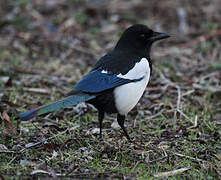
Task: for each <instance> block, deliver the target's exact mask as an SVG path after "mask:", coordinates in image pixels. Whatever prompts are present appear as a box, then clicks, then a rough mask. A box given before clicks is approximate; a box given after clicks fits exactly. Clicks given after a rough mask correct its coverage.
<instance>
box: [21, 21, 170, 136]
mask: <svg viewBox="0 0 221 180" xmlns="http://www.w3.org/2000/svg"><path fill="white" fill-rule="evenodd" d="M168 37H169V35H168V34H166V33H159V32H154V31H153V30H151V29H149V28H148V27H147V26H145V25H141V24H136V25H133V26H131V27H129V28H128V29H126V30H125V31H124V32H123V34H122V36H121V37H120V40H119V41H118V42H117V44H116V46H115V48H114V49H113V50H112V51H110V52H109V53H107V54H106V55H105V56H103V57H101V58H100V60H99V61H98V62H97V63H96V64H95V66H94V67H93V69H92V70H91V71H90V72H89V73H88V74H86V75H85V76H84V77H83V78H82V79H81V80H80V81H79V82H78V83H77V84H76V85H75V86H74V89H73V90H72V91H70V92H69V93H68V96H67V97H66V98H64V99H61V100H59V101H56V102H54V103H51V104H49V105H45V106H41V107H39V108H37V109H34V110H30V111H27V112H24V113H21V114H18V117H20V119H21V120H23V121H28V120H31V119H32V118H34V117H35V116H37V115H42V114H46V113H49V112H53V111H57V110H60V109H63V108H66V107H71V106H73V105H76V104H78V103H80V102H87V103H90V104H92V105H93V106H94V107H95V108H96V109H97V110H98V120H99V126H100V137H102V122H103V119H104V115H105V113H109V114H111V113H117V122H118V124H119V125H120V127H121V128H122V130H123V131H124V134H125V136H126V137H127V139H128V140H130V137H129V135H128V133H127V131H126V129H125V127H124V121H125V117H126V115H127V114H128V113H129V112H130V111H131V110H132V109H133V107H134V106H136V104H137V103H138V101H139V100H140V98H141V96H142V95H143V93H144V91H145V88H146V86H147V84H148V82H149V79H150V75H151V71H152V64H151V58H150V51H151V46H152V44H153V42H155V41H158V40H161V39H165V38H168Z"/></svg>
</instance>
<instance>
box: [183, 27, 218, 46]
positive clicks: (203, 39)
mask: <svg viewBox="0 0 221 180" xmlns="http://www.w3.org/2000/svg"><path fill="white" fill-rule="evenodd" d="M220 35H221V29H219V30H217V31H214V32H213V33H211V34H206V35H202V36H199V37H197V38H196V39H194V40H193V41H189V42H187V43H185V44H182V45H180V46H179V48H181V49H183V48H188V47H191V46H194V45H196V44H198V43H200V42H204V41H208V40H209V39H210V38H212V37H214V36H220Z"/></svg>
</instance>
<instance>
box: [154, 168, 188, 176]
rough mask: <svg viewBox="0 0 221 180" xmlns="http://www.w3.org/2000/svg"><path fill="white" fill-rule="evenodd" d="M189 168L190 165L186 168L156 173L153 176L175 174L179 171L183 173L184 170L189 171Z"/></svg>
mask: <svg viewBox="0 0 221 180" xmlns="http://www.w3.org/2000/svg"><path fill="white" fill-rule="evenodd" d="M189 169H190V167H184V168H180V169H175V170H172V171H167V172H161V173H157V174H154V175H153V176H154V177H166V176H174V175H176V174H178V173H182V172H184V171H187V170H189Z"/></svg>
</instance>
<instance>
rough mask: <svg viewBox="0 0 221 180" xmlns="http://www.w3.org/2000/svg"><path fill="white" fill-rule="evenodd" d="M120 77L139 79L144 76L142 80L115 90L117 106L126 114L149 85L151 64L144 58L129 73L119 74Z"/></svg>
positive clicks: (119, 110)
mask: <svg viewBox="0 0 221 180" xmlns="http://www.w3.org/2000/svg"><path fill="white" fill-rule="evenodd" d="M118 77H120V78H126V79H139V78H141V77H144V78H143V79H142V80H141V81H138V82H133V83H129V84H125V85H122V86H120V87H117V88H115V90H114V98H115V105H116V108H117V110H118V112H119V113H120V114H121V115H126V114H127V113H128V112H129V111H130V110H131V109H133V107H134V106H135V105H136V104H137V103H138V101H139V99H140V98H141V96H142V95H143V92H144V90H145V88H146V86H147V83H148V81H149V78H150V65H149V62H148V60H147V59H146V58H142V59H141V60H140V62H138V63H136V64H135V66H134V67H133V69H131V70H130V71H129V72H128V73H127V74H125V75H122V74H119V75H118Z"/></svg>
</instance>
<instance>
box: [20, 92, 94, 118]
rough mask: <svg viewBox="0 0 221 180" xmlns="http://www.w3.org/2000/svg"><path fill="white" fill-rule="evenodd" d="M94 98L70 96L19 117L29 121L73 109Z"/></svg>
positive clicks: (21, 114) (84, 95) (91, 96)
mask: <svg viewBox="0 0 221 180" xmlns="http://www.w3.org/2000/svg"><path fill="white" fill-rule="evenodd" d="M93 98H95V96H94V95H89V94H84V93H80V94H76V95H72V96H68V97H66V98H64V99H61V100H59V101H56V102H53V103H51V104H48V105H44V106H41V107H39V108H37V109H34V110H30V111H26V112H24V113H20V114H18V115H17V116H18V117H19V118H20V120H21V121H29V120H31V119H33V118H34V117H36V116H39V115H42V114H46V113H49V112H53V111H58V110H60V109H64V108H67V107H72V106H74V105H76V104H79V103H81V102H85V101H88V100H90V99H93Z"/></svg>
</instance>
